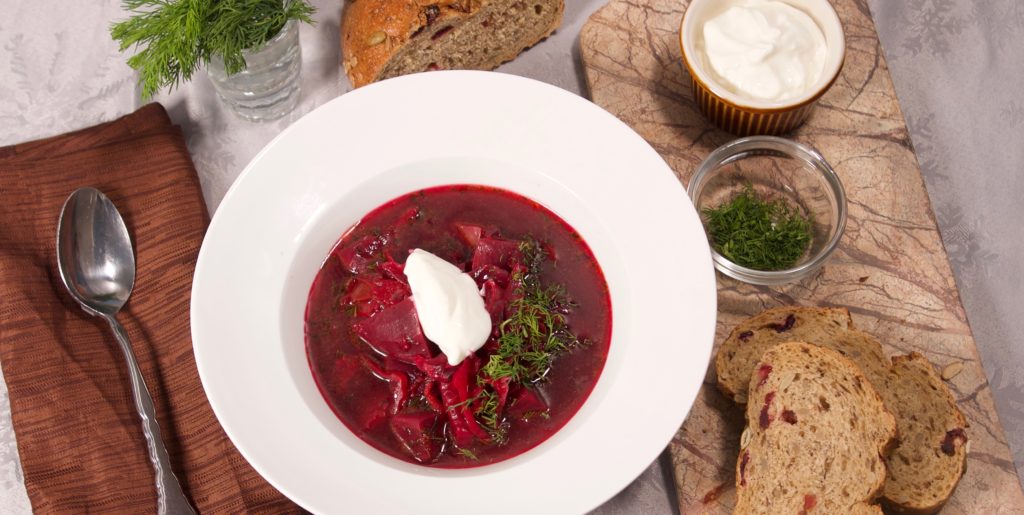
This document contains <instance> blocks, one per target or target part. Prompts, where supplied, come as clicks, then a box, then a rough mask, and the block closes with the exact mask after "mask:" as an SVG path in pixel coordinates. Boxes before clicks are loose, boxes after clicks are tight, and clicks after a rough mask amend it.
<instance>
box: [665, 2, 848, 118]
mask: <svg viewBox="0 0 1024 515" xmlns="http://www.w3.org/2000/svg"><path fill="white" fill-rule="evenodd" d="M679 39H680V45H681V47H682V53H683V62H684V64H685V65H686V68H687V70H688V71H689V72H690V77H691V79H692V82H693V96H694V100H695V101H696V102H697V105H698V107H699V108H700V110H701V112H702V113H703V114H704V116H706V117H707V118H708V119H709V120H711V121H712V122H713V123H714V124H715V125H717V126H719V127H721V128H722V129H724V130H726V131H729V132H731V133H733V134H737V135H740V136H748V135H754V134H782V133H785V132H789V131H791V130H793V129H795V128H796V127H797V126H799V125H800V124H801V123H803V122H804V120H806V119H807V117H808V116H809V115H810V113H811V109H812V107H813V106H814V103H815V102H816V101H817V100H818V98H820V97H821V96H822V95H823V94H824V93H825V92H826V91H827V90H828V88H829V87H830V86H831V85H832V83H833V82H835V80H836V78H838V77H839V72H840V70H841V69H842V67H843V59H844V58H845V55H846V43H845V39H844V35H843V26H842V23H841V22H840V21H839V16H838V15H837V14H836V11H835V9H833V8H832V5H831V4H830V3H829V2H828V0H691V1H690V5H689V7H687V9H686V14H685V15H683V21H682V24H681V26H680V30H679Z"/></svg>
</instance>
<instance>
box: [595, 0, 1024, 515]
mask: <svg viewBox="0 0 1024 515" xmlns="http://www.w3.org/2000/svg"><path fill="white" fill-rule="evenodd" d="M833 4H834V5H835V7H836V10H837V11H838V12H839V16H840V18H841V19H842V21H843V26H844V29H845V31H846V44H847V51H846V62H845V65H844V67H843V71H842V74H841V75H840V77H839V79H838V80H837V81H836V83H835V85H834V86H833V87H832V88H831V90H829V92H828V93H827V94H825V96H824V97H822V99H821V100H820V102H819V104H818V107H817V108H816V109H815V111H814V113H813V114H812V116H811V118H810V119H809V120H808V121H807V123H806V124H804V125H803V126H802V127H801V128H799V129H797V130H796V132H795V133H793V134H791V135H790V137H792V138H794V139H796V140H798V141H801V142H803V143H807V144H810V145H812V146H813V147H815V148H817V149H818V150H820V151H821V153H822V154H823V155H824V156H825V157H826V159H828V160H829V162H830V163H831V164H832V165H833V167H834V168H835V169H836V172H837V173H838V174H839V175H840V177H841V178H842V181H843V184H844V186H845V187H846V193H847V195H848V197H849V219H848V221H847V226H846V232H845V234H844V236H843V239H842V242H841V244H840V247H839V249H838V250H837V251H836V253H835V254H834V255H833V257H832V259H831V260H830V261H829V262H828V264H827V265H826V266H825V267H824V268H823V269H822V270H821V271H820V272H819V273H817V274H816V275H814V276H813V277H810V278H807V279H804V280H803V281H800V282H798V283H795V284H791V285H787V286H782V287H756V286H750V285H746V284H743V283H740V282H737V281H735V280H732V279H730V278H727V277H725V276H723V275H721V274H719V275H718V307H719V310H718V331H717V335H716V340H715V345H716V347H717V345H719V344H720V343H721V341H722V340H723V339H724V338H725V337H726V335H727V334H728V332H729V330H730V329H731V328H732V327H733V326H734V325H735V324H736V323H738V322H739V321H740V320H742V319H743V318H745V317H747V316H750V315H752V314H754V313H757V312H759V311H761V310H763V309H765V308H768V307H773V306H779V305H787V304H803V305H818V306H846V307H848V308H849V309H850V311H851V312H852V313H853V318H854V323H855V324H856V325H857V327H858V328H860V329H862V330H865V331H867V332H870V333H872V334H874V335H876V336H878V337H879V338H880V339H881V340H882V341H883V343H884V345H885V347H886V350H887V351H888V353H889V354H890V355H897V354H906V353H909V352H911V351H917V352H920V353H922V354H924V355H925V356H926V357H927V358H928V359H929V360H931V361H932V363H934V364H935V365H936V366H937V367H939V368H940V369H942V368H944V367H946V366H948V365H949V364H951V363H963V365H964V367H963V369H962V371H961V372H959V373H958V374H957V375H955V376H954V377H952V378H951V379H950V380H949V381H948V384H949V386H950V389H951V390H952V392H953V394H954V396H955V397H956V398H957V402H958V403H959V405H960V408H961V409H962V410H963V412H964V414H965V415H966V416H967V419H968V421H969V423H970V427H969V428H968V430H967V431H968V436H969V438H970V442H971V446H970V453H969V455H968V465H967V473H966V475H965V476H964V478H963V480H962V481H961V482H960V486H959V487H958V488H957V490H956V493H955V494H954V496H953V498H952V499H951V500H950V501H949V503H948V504H947V505H946V508H945V510H944V513H1021V512H1024V494H1022V491H1021V486H1020V482H1019V481H1018V479H1017V475H1016V471H1015V469H1014V465H1013V461H1012V459H1011V455H1010V451H1009V448H1008V447H1007V443H1006V437H1005V435H1004V433H1003V428H1002V426H1001V425H1000V423H999V418H998V416H997V414H996V410H995V406H994V405H993V402H992V393H991V390H990V388H989V385H988V381H987V380H986V377H985V372H984V370H982V366H981V362H980V358H979V356H978V351H977V348H976V346H975V343H974V338H973V337H972V335H971V328H970V326H969V324H968V322H967V318H966V315H965V313H964V309H963V306H962V305H961V301H960V296H959V294H958V292H957V288H956V283H955V282H954V280H953V275H952V271H951V270H950V266H949V260H948V258H947V255H946V252H945V249H944V248H943V246H942V240H941V239H940V238H939V232H938V229H937V227H936V224H935V218H934V215H933V213H932V209H931V204H930V202H929V200H928V194H927V192H926V191H925V185H924V182H923V180H922V177H921V171H920V168H919V166H918V162H917V158H916V156H915V154H914V149H913V147H912V145H911V142H910V136H909V133H908V132H907V127H906V125H905V123H904V119H903V115H902V113H901V112H900V107H899V104H898V102H897V100H896V93H895V91H894V89H893V84H892V80H891V78H890V76H889V70H888V68H887V66H886V62H885V56H884V55H883V53H882V48H881V45H880V43H879V41H878V35H877V34H876V32H875V27H874V23H873V21H872V18H871V13H870V11H869V10H868V4H867V1H866V0H833ZM686 5H687V0H611V1H610V3H609V4H608V5H607V6H605V7H603V8H602V9H600V10H598V11H597V12H595V13H594V14H593V16H592V17H591V18H590V19H589V20H588V22H587V23H586V25H585V26H584V27H583V29H582V32H581V34H580V55H581V58H582V61H583V67H584V71H585V74H586V80H587V85H588V86H589V88H590V96H591V98H592V99H593V101H594V102H595V103H597V104H598V105H600V106H601V107H603V108H605V109H607V110H608V111H610V112H611V113H612V114H614V115H616V116H618V117H619V118H620V119H622V120H623V121H624V122H626V123H627V124H629V125H630V126H631V127H632V128H633V129H634V130H636V131H637V132H638V133H640V135H641V136H643V137H644V138H645V139H646V140H647V141H648V142H649V143H650V144H651V145H652V146H653V147H654V148H655V149H656V150H657V151H658V152H659V153H660V154H661V156H662V157H663V158H664V159H665V160H666V161H667V162H668V164H669V165H670V166H671V167H672V169H673V171H674V172H675V174H676V175H677V176H678V178H679V180H680V181H682V183H683V184H684V185H685V184H687V182H688V181H689V179H690V175H691V174H692V173H693V171H694V170H695V169H696V167H697V165H698V164H699V163H700V162H701V161H702V160H703V159H704V157H705V156H707V155H708V153H710V152H711V151H712V150H713V149H714V148H716V147H717V146H719V145H721V144H723V143H725V142H727V141H729V140H731V139H733V138H734V136H732V135H730V134H727V133H724V132H722V131H720V130H717V129H715V128H714V127H713V126H711V125H710V124H709V123H708V122H707V121H706V120H705V119H704V118H703V117H702V116H701V114H700V112H699V111H698V110H697V106H696V105H695V104H694V101H693V95H692V93H691V90H690V78H689V76H688V73H687V72H686V70H685V68H684V66H683V64H682V60H681V56H680V49H679V23H680V21H681V20H682V17H683V12H684V11H685V10H686ZM937 108H941V106H937ZM623 173H628V170H623ZM681 338H685V336H681ZM679 343H680V344H684V345H685V343H686V342H685V341H681V342H679ZM950 370H952V369H950ZM947 375H948V374H947ZM742 428H743V413H742V411H741V410H740V408H738V407H737V406H735V405H733V403H732V402H731V401H729V400H727V399H726V398H725V397H723V396H722V395H721V394H720V393H719V392H718V390H717V388H716V387H715V375H714V369H713V367H711V366H709V369H708V373H707V376H706V377H705V379H704V387H703V388H702V390H701V392H700V395H699V396H698V399H697V400H696V402H695V404H694V406H693V409H692V410H691V411H690V414H689V416H688V418H687V419H686V421H685V423H684V424H683V426H682V427H681V428H680V430H679V432H678V433H677V434H676V436H675V438H674V439H673V440H672V442H671V444H670V446H669V449H670V451H671V455H672V465H673V473H674V475H675V484H676V491H677V495H678V500H679V506H680V509H681V511H682V512H683V513H692V512H707V513H726V512H731V511H732V507H733V505H734V500H735V488H734V470H735V463H736V455H737V453H738V449H739V437H740V432H741V431H742Z"/></svg>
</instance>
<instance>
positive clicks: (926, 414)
mask: <svg viewBox="0 0 1024 515" xmlns="http://www.w3.org/2000/svg"><path fill="white" fill-rule="evenodd" d="M892 361H893V365H892V373H891V374H890V375H889V377H888V381H889V382H888V384H887V385H886V387H885V388H884V389H882V390H881V394H882V399H883V400H885V403H886V405H887V406H889V407H890V409H891V410H893V414H894V415H896V426H897V430H898V431H899V434H900V444H899V447H897V448H896V449H895V450H894V451H893V453H892V456H890V457H889V473H888V476H887V477H886V480H885V489H884V490H883V491H884V495H885V498H884V499H883V502H884V504H885V505H886V507H887V508H889V509H891V510H892V511H898V512H906V513H935V512H936V511H938V510H939V509H941V508H942V506H943V505H944V504H945V503H946V501H947V500H948V499H949V497H950V496H952V495H953V490H954V489H955V488H956V485H957V483H959V482H960V478H961V477H962V476H963V474H964V468H965V466H966V462H967V433H966V432H965V428H966V427H967V419H965V418H964V415H963V413H961V412H960V410H959V409H958V408H957V406H956V399H954V398H953V395H952V394H951V393H950V392H949V389H948V388H946V385H945V383H943V382H942V377H941V376H940V375H939V374H938V373H936V372H935V367H933V366H932V364H931V363H929V362H928V360H927V359H925V358H924V356H922V355H920V354H918V353H916V352H914V353H911V354H909V355H906V356H897V357H895V358H893V360H892Z"/></svg>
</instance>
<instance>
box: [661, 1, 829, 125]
mask: <svg viewBox="0 0 1024 515" xmlns="http://www.w3.org/2000/svg"><path fill="white" fill-rule="evenodd" d="M716 1H720V0H690V3H689V5H687V7H686V12H684V13H683V18H682V20H680V22H679V51H680V54H681V55H682V58H683V64H684V65H685V66H686V70H687V71H688V72H689V74H690V77H691V78H692V79H693V80H694V82H695V83H696V84H698V85H699V86H700V87H701V88H702V89H704V90H706V91H707V92H709V93H710V94H712V95H714V96H715V98H717V99H718V100H720V101H722V102H724V103H726V104H727V105H729V106H730V107H733V108H735V109H739V110H741V111H748V112H753V113H759V114H773V113H783V112H787V111H793V110H796V109H799V108H801V107H804V106H806V105H809V104H812V103H814V102H816V101H817V100H818V99H819V98H821V96H822V95H824V94H825V93H826V92H827V91H828V90H829V89H830V88H831V87H832V84H835V82H836V80H837V79H838V78H839V74H840V73H842V70H843V64H844V63H845V62H846V33H845V31H844V30H843V23H842V20H841V19H840V18H839V14H838V13H837V12H836V10H835V8H834V7H833V6H832V4H831V3H830V2H829V1H828V0H795V1H803V2H820V3H821V4H822V5H823V6H824V7H825V12H826V17H827V19H826V20H822V19H819V18H818V17H817V16H814V15H813V14H811V13H807V12H806V11H804V10H803V9H801V11H804V12H805V14H807V15H808V16H811V18H812V19H813V20H814V21H815V22H816V23H817V24H818V26H819V27H820V28H821V29H822V32H827V31H829V30H831V31H834V33H835V34H836V39H837V40H838V41H840V42H841V43H842V45H840V46H839V57H838V59H837V60H836V62H835V65H834V66H833V67H832V68H830V69H826V70H825V72H826V73H823V74H822V77H828V79H827V80H824V81H823V80H822V79H819V80H818V84H819V86H818V87H815V88H813V89H810V90H808V91H807V92H806V93H804V94H803V95H801V96H799V97H797V98H795V99H793V100H791V101H788V102H781V103H780V102H758V101H756V100H751V99H749V98H744V97H741V96H740V95H737V94H735V93H732V92H731V91H729V90H727V89H725V88H724V87H722V86H721V85H719V84H718V82H716V81H715V80H712V79H711V78H710V77H708V76H706V75H705V74H704V72H703V70H702V69H701V67H699V66H696V65H695V62H693V61H694V59H693V58H692V57H691V56H690V55H689V52H687V47H688V46H690V47H692V46H693V45H694V44H695V42H694V41H693V38H692V37H691V38H689V39H688V38H687V34H691V35H692V34H696V31H687V30H685V29H686V27H687V24H688V23H690V24H693V23H696V22H693V21H692V17H691V13H693V12H694V9H693V6H694V5H700V4H701V3H702V2H716ZM780 1H783V2H785V3H787V4H790V5H793V2H794V0H780ZM793 6H794V7H797V6H796V5H793ZM694 37H695V36H694ZM688 42H689V45H688V44H687V43H688Z"/></svg>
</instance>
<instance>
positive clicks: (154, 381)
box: [0, 104, 297, 513]
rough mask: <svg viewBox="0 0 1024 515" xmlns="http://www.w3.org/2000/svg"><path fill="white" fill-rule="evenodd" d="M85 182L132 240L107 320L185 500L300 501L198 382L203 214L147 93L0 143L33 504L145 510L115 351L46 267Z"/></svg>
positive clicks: (3, 268)
mask: <svg viewBox="0 0 1024 515" xmlns="http://www.w3.org/2000/svg"><path fill="white" fill-rule="evenodd" d="M81 186H94V187H96V188H99V189H100V190H101V191H103V192H104V193H106V195H107V196H108V197H110V199H111V200H113V202H114V204H115V205H117V207H118V209H120V211H121V213H122V214H123V215H124V217H125V220H126V222H127V224H128V231H129V233H130V234H131V236H132V240H133V242H134V243H135V255H136V263H137V275H136V280H135V290H134V292H133V293H132V297H131V299H130V300H129V301H128V304H127V305H126V306H125V309H124V310H123V311H121V313H120V315H119V316H118V318H119V319H120V321H121V323H122V324H124V326H125V329H126V330H127V331H128V334H129V336H130V337H131V340H132V346H133V348H134V350H135V355H136V357H137V358H138V361H139V366H140V367H141V368H142V373H143V375H144V376H145V378H146V384H147V385H148V387H149V391H150V393H151V394H152V396H153V401H154V402H155V404H156V410H157V419H158V421H159V423H160V429H161V431H162V432H163V440H164V442H165V444H166V445H167V450H168V452H169V454H170V456H171V461H172V464H173V467H174V471H175V473H176V474H177V476H178V479H179V480H180V481H181V483H182V488H183V489H184V491H185V493H186V495H188V496H189V498H190V499H191V500H192V501H193V503H194V504H195V506H196V507H197V508H198V509H199V510H200V511H202V512H209V513H212V512H233V513H236V512H243V511H244V512H275V513H276V512H290V511H296V510H297V508H296V507H295V505H294V504H291V503H290V502H289V501H288V500H287V499H286V498H285V497H284V496H282V495H281V494H280V493H279V492H277V490H275V489H274V488H273V487H271V486H270V485H269V484H267V483H266V481H264V480H263V478H261V477H260V476H259V475H258V474H257V473H256V472H255V471H254V470H253V469H252V467H250V466H249V464H248V463H247V462H246V461H245V460H244V459H243V458H242V456H241V455H240V454H239V453H238V451H237V450H236V449H235V447H234V446H233V445H232V444H231V442H230V441H229V440H228V438H227V436H226V435H225V434H224V431H223V429H221V427H220V424H218V423H217V420H216V418H215V417H214V415H213V411H211V409H210V405H209V403H208V402H207V400H206V395H205V394H204V392H203V388H202V385H201V384H200V382H199V376H198V374H197V371H196V365H195V358H194V355H193V354H192V340H191V337H190V332H189V316H188V314H189V298H190V295H191V287H192V274H193V271H194V269H195V264H196V257H197V256H198V253H199V245H200V243H201V242H202V238H203V234H204V233H205V231H206V226H207V224H208V223H209V217H208V215H207V213H206V208H205V205H204V204H203V198H202V194H201V191H200V188H199V181H198V178H197V176H196V172H195V169H194V168H193V166H192V160H191V159H190V158H189V154H188V150H187V148H186V147H185V143H184V140H183V139H182V136H181V131H180V129H179V128H178V127H176V126H173V125H171V122H170V120H169V118H168V117H167V113H166V112H165V111H164V108H163V107H162V106H160V105H159V104H150V105H147V106H145V107H143V108H141V109H139V110H138V111H136V112H135V113H133V114H130V115H128V116H125V117H123V118H121V119H119V120H115V121H113V122H109V123H105V124H102V125H98V126H96V127H93V128H90V129H85V130H82V131H78V132H74V133H71V134H66V135H63V136H57V137H54V138H49V139H45V140H40V141H34V142H30V143H24V144H21V145H15V146H13V147H6V148H0V296H2V300H0V364H2V366H3V373H4V377H5V378H6V380H7V387H8V390H9V391H10V399H11V412H12V416H13V419H14V430H15V435H16V438H17V441H18V452H19V454H20V456H21V465H22V469H23V470H24V473H25V484H26V486H27V487H28V494H29V498H30V499H31V500H32V507H33V509H34V510H35V511H36V512H37V513H52V512H73V513H79V512H84V511H100V512H117V513H147V512H154V511H156V493H155V486H154V477H153V471H152V468H151V466H150V464H149V459H148V454H147V453H146V445H145V440H144V439H143V436H142V429H141V425H140V422H139V417H138V415H137V414H136V413H135V410H134V405H133V404H132V399H131V392H130V389H129V380H128V374H127V370H126V368H125V364H124V358H123V357H122V355H121V352H120V351H119V350H118V347H117V345H116V343H115V340H114V337H113V335H112V334H111V332H110V330H109V328H108V327H107V325H106V324H105V323H104V322H103V321H102V320H101V319H99V318H95V317H91V316H89V315H87V314H85V313H84V312H83V311H82V310H81V309H80V308H79V307H78V305H77V304H76V303H75V301H74V300H72V298H71V297H70V295H69V294H68V293H67V291H66V290H65V289H64V286H63V284H62V283H61V280H60V276H59V274H58V272H57V258H56V252H55V246H56V230H57V218H58V216H59V214H60V210H61V207H62V206H63V204H64V200H65V198H67V196H68V195H69V194H70V193H71V192H72V191H74V190H75V189H77V188H79V187H81ZM2 511H4V510H3V507H0V512H2Z"/></svg>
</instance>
